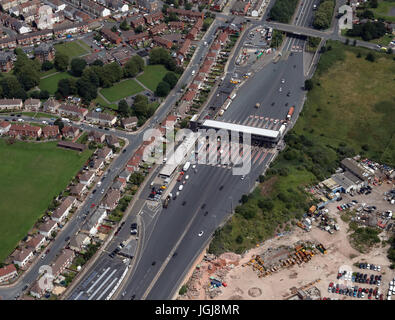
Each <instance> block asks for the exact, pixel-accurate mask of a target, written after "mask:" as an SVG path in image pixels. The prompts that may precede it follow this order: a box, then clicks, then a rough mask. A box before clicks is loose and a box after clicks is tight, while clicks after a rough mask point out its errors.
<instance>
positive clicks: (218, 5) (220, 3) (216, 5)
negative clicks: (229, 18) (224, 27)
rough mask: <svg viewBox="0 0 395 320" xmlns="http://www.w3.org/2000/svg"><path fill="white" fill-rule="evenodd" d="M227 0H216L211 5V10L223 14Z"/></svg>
mask: <svg viewBox="0 0 395 320" xmlns="http://www.w3.org/2000/svg"><path fill="white" fill-rule="evenodd" d="M226 3H227V0H214V1H213V2H212V3H211V6H210V8H211V10H213V11H218V12H221V11H222V9H223V8H224V7H225V5H226Z"/></svg>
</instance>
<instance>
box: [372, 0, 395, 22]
mask: <svg viewBox="0 0 395 320" xmlns="http://www.w3.org/2000/svg"><path fill="white" fill-rule="evenodd" d="M392 8H395V2H394V1H393V0H379V6H378V7H377V8H369V10H371V11H373V13H374V16H375V18H382V19H384V20H386V21H391V22H395V16H391V15H390V12H391V9H392Z"/></svg>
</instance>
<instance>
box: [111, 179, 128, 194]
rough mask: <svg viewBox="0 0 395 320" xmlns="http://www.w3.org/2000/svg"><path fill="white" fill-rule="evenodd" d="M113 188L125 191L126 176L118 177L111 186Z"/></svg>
mask: <svg viewBox="0 0 395 320" xmlns="http://www.w3.org/2000/svg"><path fill="white" fill-rule="evenodd" d="M111 188H112V189H113V190H119V191H120V192H123V190H125V188H126V179H124V178H118V179H117V180H116V181H115V182H114V183H113V184H112V186H111Z"/></svg>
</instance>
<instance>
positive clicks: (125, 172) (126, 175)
mask: <svg viewBox="0 0 395 320" xmlns="http://www.w3.org/2000/svg"><path fill="white" fill-rule="evenodd" d="M131 175H132V174H131V173H130V172H129V171H128V170H123V171H122V172H121V173H120V174H119V178H122V179H125V180H126V181H129V179H130V176H131Z"/></svg>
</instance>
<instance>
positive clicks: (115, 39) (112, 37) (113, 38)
mask: <svg viewBox="0 0 395 320" xmlns="http://www.w3.org/2000/svg"><path fill="white" fill-rule="evenodd" d="M101 33H102V34H103V36H104V37H105V38H106V39H107V40H108V41H110V42H111V43H115V44H120V43H121V42H122V38H121V37H120V36H119V35H117V34H116V33H115V32H112V31H111V30H110V29H107V28H103V29H101Z"/></svg>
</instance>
